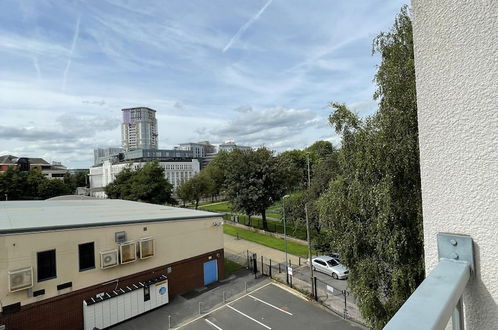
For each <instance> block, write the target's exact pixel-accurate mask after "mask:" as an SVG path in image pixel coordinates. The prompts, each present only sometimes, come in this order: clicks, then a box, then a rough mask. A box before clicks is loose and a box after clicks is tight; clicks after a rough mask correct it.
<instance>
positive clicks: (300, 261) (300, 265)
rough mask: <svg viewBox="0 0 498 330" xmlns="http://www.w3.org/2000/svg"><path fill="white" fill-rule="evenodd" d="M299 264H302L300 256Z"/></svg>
mask: <svg viewBox="0 0 498 330" xmlns="http://www.w3.org/2000/svg"><path fill="white" fill-rule="evenodd" d="M299 266H301V257H299Z"/></svg>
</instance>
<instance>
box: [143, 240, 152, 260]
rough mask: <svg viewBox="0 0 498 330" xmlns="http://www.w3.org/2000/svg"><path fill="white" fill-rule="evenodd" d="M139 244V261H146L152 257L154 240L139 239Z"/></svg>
mask: <svg viewBox="0 0 498 330" xmlns="http://www.w3.org/2000/svg"><path fill="white" fill-rule="evenodd" d="M139 243H140V259H147V258H150V257H152V256H153V255H154V240H153V239H152V237H145V238H141V239H140V241H139Z"/></svg>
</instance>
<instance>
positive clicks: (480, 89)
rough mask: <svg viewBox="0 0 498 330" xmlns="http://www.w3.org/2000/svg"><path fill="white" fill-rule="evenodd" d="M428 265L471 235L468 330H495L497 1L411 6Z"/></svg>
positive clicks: (449, 0) (441, 0) (444, 0)
mask: <svg viewBox="0 0 498 330" xmlns="http://www.w3.org/2000/svg"><path fill="white" fill-rule="evenodd" d="M412 6H413V15H414V41H415V71H416V77H417V104H418V120H419V123H418V124H419V133H420V135H419V138H420V166H421V176H422V200H423V215H424V238H425V263H426V270H427V272H430V271H431V270H432V269H433V268H434V266H435V265H436V263H437V245H436V234H437V233H438V232H452V233H461V234H468V235H471V236H472V238H473V239H474V242H475V254H476V263H477V264H476V266H477V273H476V277H475V279H473V280H472V282H471V284H470V285H469V286H468V287H467V289H466V292H465V295H464V304H465V319H466V325H467V328H466V329H498V305H497V303H498V1H496V0H476V1H456V0H437V1H436V0H433V1H429V0H424V1H423V0H413V1H412Z"/></svg>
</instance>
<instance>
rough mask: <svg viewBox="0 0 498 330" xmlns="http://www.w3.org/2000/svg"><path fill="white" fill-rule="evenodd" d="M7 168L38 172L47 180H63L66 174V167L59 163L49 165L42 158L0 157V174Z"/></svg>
mask: <svg viewBox="0 0 498 330" xmlns="http://www.w3.org/2000/svg"><path fill="white" fill-rule="evenodd" d="M9 167H11V168H14V169H17V170H20V171H29V170H38V171H40V172H41V173H42V174H43V176H45V177H46V178H47V179H59V180H63V179H64V175H65V174H66V173H68V169H67V168H66V166H64V165H62V164H61V163H60V162H52V163H49V162H47V161H46V160H44V159H43V158H30V157H17V156H12V155H5V156H0V172H4V171H6V170H7V169H8V168H9Z"/></svg>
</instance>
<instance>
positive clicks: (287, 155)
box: [276, 150, 307, 193]
mask: <svg viewBox="0 0 498 330" xmlns="http://www.w3.org/2000/svg"><path fill="white" fill-rule="evenodd" d="M276 158H277V159H276V160H277V166H279V167H280V169H281V171H282V175H283V180H284V181H283V184H284V189H285V191H286V192H288V193H292V192H294V191H298V190H302V189H304V188H305V187H306V185H307V174H306V173H307V170H306V154H305V153H304V152H303V151H302V150H289V151H285V152H282V153H281V154H279V155H278V156H277V157H276Z"/></svg>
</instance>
